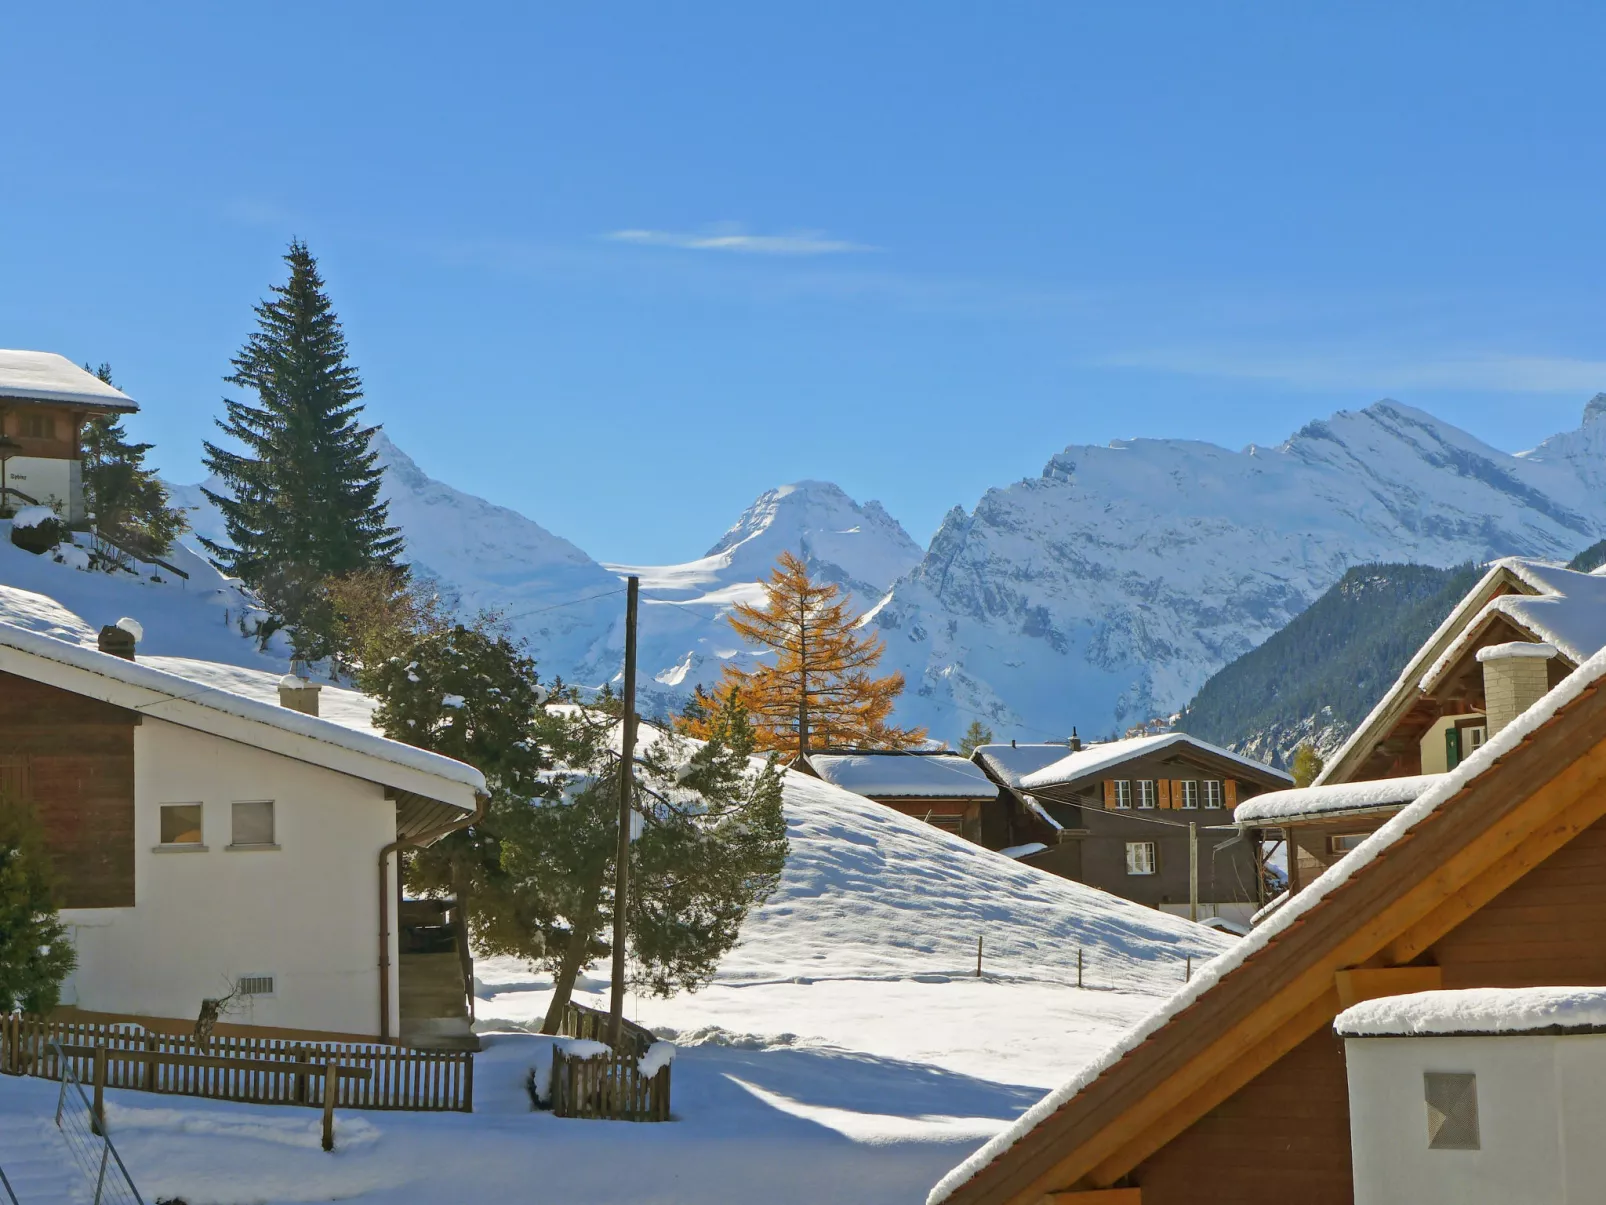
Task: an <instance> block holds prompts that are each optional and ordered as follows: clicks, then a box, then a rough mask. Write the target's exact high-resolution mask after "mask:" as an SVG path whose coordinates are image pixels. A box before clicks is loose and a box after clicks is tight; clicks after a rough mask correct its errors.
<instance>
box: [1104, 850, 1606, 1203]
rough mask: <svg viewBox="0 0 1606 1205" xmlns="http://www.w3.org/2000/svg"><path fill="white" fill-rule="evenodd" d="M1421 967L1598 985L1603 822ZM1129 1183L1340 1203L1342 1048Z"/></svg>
mask: <svg viewBox="0 0 1606 1205" xmlns="http://www.w3.org/2000/svg"><path fill="white" fill-rule="evenodd" d="M1324 839H1325V835H1324ZM1426 961H1429V962H1436V963H1437V964H1438V966H1439V968H1440V970H1441V972H1442V976H1443V986H1444V987H1445V988H1467V987H1533V986H1541V985H1587V986H1597V985H1606V820H1600V821H1597V822H1596V823H1595V824H1594V825H1593V826H1591V827H1590V828H1587V829H1585V830H1584V831H1583V832H1582V833H1580V834H1579V835H1578V836H1577V837H1575V838H1573V840H1572V841H1571V842H1569V843H1568V844H1567V845H1565V846H1563V847H1562V848H1561V849H1560V850H1559V851H1557V852H1556V853H1554V854H1552V855H1551V856H1550V857H1549V858H1548V859H1546V860H1545V861H1544V862H1542V863H1541V864H1540V865H1539V866H1537V867H1535V868H1534V869H1533V870H1531V871H1529V872H1528V874H1526V875H1525V876H1523V877H1522V878H1521V879H1519V880H1517V882H1516V883H1514V884H1513V885H1512V886H1510V887H1508V888H1507V889H1506V890H1505V891H1503V892H1501V893H1500V894H1499V895H1497V896H1496V897H1495V898H1494V899H1492V900H1491V901H1489V903H1488V904H1486V905H1485V906H1484V907H1483V908H1482V909H1480V910H1479V911H1477V912H1475V913H1473V915H1472V916H1471V917H1469V918H1468V919H1467V920H1466V921H1464V922H1463V923H1462V924H1461V925H1459V926H1458V927H1457V928H1455V929H1453V930H1451V931H1450V932H1449V933H1448V934H1446V935H1445V936H1444V937H1443V938H1441V939H1440V940H1439V941H1438V943H1437V944H1435V945H1434V946H1433V947H1432V949H1431V950H1430V951H1429V954H1428V958H1427V960H1426ZM1132 1179H1133V1181H1134V1182H1135V1183H1137V1184H1139V1185H1141V1186H1142V1189H1143V1201H1144V1205H1171V1203H1173V1202H1175V1203H1177V1205H1183V1203H1186V1205H1216V1203H1218V1202H1219V1203H1220V1205H1228V1203H1229V1202H1234V1203H1238V1202H1241V1203H1243V1205H1259V1203H1261V1202H1265V1203H1266V1205H1272V1203H1274V1202H1276V1203H1280V1202H1282V1201H1285V1200H1298V1201H1299V1202H1300V1205H1328V1203H1329V1202H1332V1203H1333V1205H1339V1203H1343V1205H1348V1203H1349V1202H1350V1201H1351V1200H1352V1199H1353V1196H1352V1189H1351V1174H1350V1146H1349V1095H1348V1088H1347V1086H1346V1084H1345V1078H1344V1059H1343V1046H1342V1043H1341V1042H1340V1041H1339V1040H1338V1039H1337V1038H1336V1037H1335V1036H1334V1035H1333V1033H1332V1030H1331V1029H1330V1028H1329V1027H1326V1026H1324V1027H1323V1028H1322V1029H1320V1030H1318V1031H1317V1032H1316V1033H1314V1034H1312V1035H1311V1036H1310V1037H1309V1038H1306V1039H1305V1041H1304V1042H1302V1043H1301V1044H1300V1045H1299V1046H1297V1047H1295V1048H1294V1049H1293V1050H1292V1051H1291V1052H1290V1053H1288V1054H1286V1055H1284V1056H1283V1058H1282V1059H1280V1060H1279V1061H1278V1062H1276V1063H1274V1064H1272V1066H1271V1067H1269V1068H1267V1069H1266V1070H1265V1071H1263V1072H1262V1073H1261V1074H1260V1075H1259V1076H1257V1077H1256V1078H1255V1079H1254V1080H1252V1081H1251V1082H1250V1083H1249V1084H1248V1085H1247V1086H1246V1087H1244V1088H1243V1089H1241V1090H1240V1091H1239V1092H1237V1093H1235V1094H1234V1095H1233V1096H1231V1097H1229V1098H1228V1099H1227V1100H1226V1101H1224V1102H1223V1103H1222V1104H1220V1105H1218V1106H1216V1107H1215V1108H1214V1109H1212V1110H1211V1111H1210V1112H1209V1113H1207V1114H1205V1116H1203V1117H1201V1118H1200V1119H1199V1120H1198V1121H1196V1122H1195V1123H1194V1124H1193V1125H1192V1126H1190V1127H1189V1128H1188V1129H1187V1130H1184V1131H1183V1132H1182V1133H1181V1134H1179V1135H1178V1136H1177V1137H1176V1138H1175V1139H1173V1140H1172V1141H1171V1142H1170V1143H1168V1144H1167V1145H1166V1146H1164V1147H1162V1148H1161V1149H1160V1150H1159V1151H1158V1152H1156V1153H1155V1154H1154V1155H1152V1156H1150V1158H1149V1159H1148V1160H1147V1161H1146V1162H1144V1163H1143V1164H1141V1165H1140V1166H1139V1167H1138V1168H1137V1169H1136V1173H1135V1174H1134V1175H1133V1177H1132Z"/></svg>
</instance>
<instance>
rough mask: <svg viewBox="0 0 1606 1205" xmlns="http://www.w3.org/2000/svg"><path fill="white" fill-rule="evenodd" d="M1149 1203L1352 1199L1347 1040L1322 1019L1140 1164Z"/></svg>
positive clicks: (1248, 1204)
mask: <svg viewBox="0 0 1606 1205" xmlns="http://www.w3.org/2000/svg"><path fill="white" fill-rule="evenodd" d="M1132 1179H1133V1182H1134V1183H1136V1184H1138V1185H1140V1186H1141V1187H1142V1189H1143V1205H1289V1203H1290V1202H1294V1203H1295V1205H1349V1203H1350V1202H1351V1201H1352V1200H1353V1198H1354V1188H1353V1185H1352V1183H1351V1178H1350V1157H1349V1085H1348V1083H1347V1081H1346V1079H1345V1075H1344V1047H1343V1043H1342V1042H1340V1040H1339V1039H1338V1038H1337V1037H1336V1036H1335V1035H1334V1034H1333V1032H1332V1030H1331V1029H1327V1028H1323V1029H1321V1030H1318V1031H1317V1032H1316V1033H1314V1034H1312V1035H1311V1036H1310V1037H1308V1038H1306V1039H1305V1041H1304V1042H1302V1043H1300V1044H1299V1045H1298V1046H1296V1047H1294V1049H1293V1050H1291V1051H1290V1052H1289V1053H1288V1054H1286V1055H1284V1056H1283V1058H1281V1059H1280V1060H1278V1061H1277V1062H1276V1063H1274V1064H1273V1065H1272V1066H1270V1067H1268V1068H1267V1069H1266V1070H1265V1071H1263V1072H1261V1073H1260V1074H1259V1075H1258V1076H1256V1077H1255V1078H1254V1079H1253V1080H1251V1081H1250V1082H1249V1083H1248V1085H1247V1086H1245V1087H1244V1088H1243V1089H1242V1090H1241V1091H1240V1092H1238V1093H1237V1094H1235V1095H1234V1096H1232V1097H1229V1098H1228V1099H1227V1100H1225V1101H1223V1102H1222V1103H1221V1104H1219V1105H1217V1106H1216V1107H1215V1108H1214V1109H1212V1110H1211V1111H1210V1112H1208V1113H1206V1114H1205V1115H1204V1116H1203V1117H1201V1118H1200V1119H1199V1120H1198V1121H1196V1122H1194V1124H1193V1125H1191V1126H1189V1127H1188V1128H1187V1129H1186V1130H1184V1131H1183V1132H1182V1133H1181V1134H1179V1135H1178V1136H1177V1137H1176V1138H1175V1139H1173V1140H1172V1141H1171V1142H1170V1143H1169V1144H1168V1145H1166V1146H1165V1147H1163V1148H1162V1149H1161V1150H1159V1151H1157V1152H1155V1154H1153V1155H1152V1156H1150V1157H1149V1159H1148V1161H1147V1162H1145V1163H1142V1164H1140V1165H1139V1166H1138V1168H1137V1172H1136V1174H1135V1175H1134V1176H1133V1177H1132Z"/></svg>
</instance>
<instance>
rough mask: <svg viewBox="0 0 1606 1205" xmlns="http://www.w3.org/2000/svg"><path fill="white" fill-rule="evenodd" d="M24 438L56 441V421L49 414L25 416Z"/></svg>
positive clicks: (23, 422)
mask: <svg viewBox="0 0 1606 1205" xmlns="http://www.w3.org/2000/svg"><path fill="white" fill-rule="evenodd" d="M22 436H23V438H24V439H55V438H56V420H55V419H54V418H52V417H51V416H50V415H48V414H24V415H23V416H22Z"/></svg>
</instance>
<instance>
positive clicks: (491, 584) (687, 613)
mask: <svg viewBox="0 0 1606 1205" xmlns="http://www.w3.org/2000/svg"><path fill="white" fill-rule="evenodd" d="M376 449H377V451H378V452H379V455H380V460H381V463H382V464H383V466H384V469H385V496H386V497H387V498H388V499H389V500H390V504H391V515H392V518H393V519H394V520H395V521H396V522H397V523H399V524H400V526H401V528H402V530H403V532H404V534H405V536H406V538H407V547H408V555H409V556H410V557H411V558H413V560H414V561H415V563H416V564H417V565H418V566H419V568H420V570H421V571H422V572H424V573H425V574H427V575H429V576H431V577H433V578H434V579H435V580H436V581H437V582H438V583H439V584H440V586H441V588H442V591H443V593H444V594H445V595H446V596H447V597H448V598H449V599H451V600H452V601H454V602H455V603H456V604H457V605H459V606H460V607H461V608H463V609H464V610H467V611H474V610H479V609H488V610H494V611H498V612H500V613H501V614H502V615H503V616H504V617H505V618H506V619H507V621H508V623H509V624H510V626H511V627H512V628H513V630H514V631H515V632H517V633H518V634H520V635H522V636H525V637H527V638H528V639H529V641H530V643H531V646H532V648H533V649H534V652H535V654H536V657H537V659H538V660H539V662H540V663H541V665H542V668H543V671H544V672H545V673H546V674H548V675H552V674H561V675H562V676H563V677H564V678H565V679H566V680H569V681H574V682H579V683H582V684H585V685H590V686H596V685H600V684H601V683H602V682H604V681H608V680H611V679H615V678H616V677H617V675H618V673H619V666H620V660H621V655H622V646H623V632H622V628H623V624H622V616H623V609H624V608H623V598H622V597H621V596H620V594H619V593H617V592H618V591H619V590H620V589H621V585H622V583H621V581H620V578H621V576H622V575H624V574H626V573H637V574H639V575H640V576H641V578H642V591H643V608H642V619H641V658H642V661H641V666H642V675H641V683H642V690H643V710H644V711H647V712H649V713H662V712H665V711H669V710H674V709H677V708H678V707H679V706H680V704H681V702H682V701H683V700H684V699H685V697H686V696H687V695H688V694H689V693H690V692H691V690H692V688H693V687H694V686H695V685H697V684H698V683H705V684H706V683H712V682H714V681H716V680H717V679H718V676H719V671H720V668H721V666H722V665H724V664H725V663H727V662H728V661H730V660H731V659H733V658H736V659H739V660H740V661H747V660H748V659H750V658H752V657H754V656H755V655H756V654H755V653H754V651H753V650H751V649H746V648H743V647H742V646H741V644H740V642H739V641H738V640H737V639H736V638H735V636H734V634H733V633H732V632H731V630H730V627H729V625H728V624H727V623H726V622H725V616H726V615H727V614H728V612H729V609H730V607H731V606H732V605H733V604H734V603H736V602H738V601H743V600H754V599H758V598H761V597H762V590H761V587H760V586H759V584H758V583H759V582H761V581H762V580H763V579H764V578H765V577H766V576H767V575H768V573H769V570H770V568H771V566H772V565H773V564H774V561H775V558H776V557H777V556H778V555H779V553H780V552H781V550H782V549H791V550H793V551H794V552H797V553H798V554H799V555H801V556H802V557H803V558H804V560H805V561H807V562H808V563H809V565H810V567H811V568H812V569H813V571H814V572H815V573H816V574H817V575H818V576H821V577H825V578H828V579H829V580H831V581H835V582H838V583H840V584H842V585H843V586H844V587H845V588H846V589H848V590H850V591H851V592H852V593H853V594H854V596H855V598H856V602H857V604H858V605H859V606H860V607H861V608H863V609H865V610H872V611H874V616H873V620H872V622H873V623H874V624H875V625H876V626H877V628H878V630H879V631H880V633H881V635H882V636H883V637H884V638H885V639H886V641H887V644H888V654H887V658H886V661H885V662H884V666H885V667H886V668H897V669H901V670H902V671H903V672H904V674H905V676H906V678H907V679H908V682H909V690H908V693H907V694H906V695H905V698H904V701H903V703H902V704H901V705H900V720H901V721H902V722H905V723H908V722H916V723H922V724H926V725H928V726H929V727H930V728H931V730H932V733H933V735H935V736H939V737H944V738H947V739H949V740H954V739H956V738H957V736H958V735H959V733H960V732H962V731H963V729H964V727H965V725H966V724H967V723H968V722H969V721H970V719H971V718H973V717H978V716H979V717H981V718H984V719H985V720H987V721H988V722H989V723H990V724H991V726H992V727H993V729H994V730H995V732H997V733H998V735H999V736H1000V737H1001V738H1002V737H1007V736H1019V737H1027V738H1042V737H1063V736H1065V735H1066V734H1068V733H1069V731H1070V729H1071V727H1072V726H1073V725H1075V726H1077V727H1078V728H1079V730H1080V731H1081V732H1082V734H1083V735H1085V736H1093V735H1104V734H1107V733H1110V732H1112V731H1116V730H1119V729H1122V728H1124V727H1125V726H1127V725H1128V724H1131V723H1134V722H1137V721H1139V720H1143V719H1147V718H1149V717H1152V716H1157V715H1167V714H1169V713H1171V712H1173V711H1175V710H1176V709H1177V708H1179V707H1181V706H1182V705H1183V704H1184V703H1186V702H1187V701H1188V700H1189V699H1190V698H1191V697H1192V696H1193V694H1194V693H1195V692H1196V691H1197V690H1198V688H1199V687H1200V685H1201V684H1202V683H1203V682H1204V681H1205V679H1206V678H1208V677H1209V676H1210V674H1211V673H1213V672H1214V671H1215V670H1217V669H1219V668H1220V667H1221V666H1223V665H1225V664H1226V663H1227V662H1229V661H1231V660H1232V659H1233V658H1235V657H1237V656H1239V655H1240V654H1242V653H1244V652H1246V651H1247V650H1249V649H1250V648H1253V647H1255V646H1256V645H1258V644H1260V643H1261V642H1262V641H1264V640H1265V639H1266V638H1267V637H1268V636H1270V635H1271V634H1272V633H1274V632H1276V631H1277V630H1278V629H1280V628H1281V627H1282V626H1283V625H1284V624H1286V623H1287V622H1288V621H1289V620H1290V619H1291V618H1293V617H1294V616H1295V615H1297V614H1298V613H1299V612H1300V611H1302V610H1303V609H1304V608H1305V607H1306V606H1308V605H1309V604H1310V603H1311V602H1313V601H1314V600H1315V599H1316V598H1317V596H1319V595H1320V594H1321V593H1322V591H1324V590H1326V589H1327V588H1328V587H1329V586H1331V585H1332V584H1333V583H1334V582H1336V581H1337V580H1338V579H1339V577H1340V576H1342V575H1343V573H1344V571H1345V570H1346V569H1347V568H1348V567H1349V566H1351V565H1354V564H1359V563H1364V562H1369V561H1395V562H1400V561H1409V562H1417V563H1421V564H1429V565H1441V566H1442V565H1452V564H1458V563H1461V562H1465V561H1468V560H1485V559H1488V558H1491V557H1495V556H1502V555H1506V554H1508V553H1520V554H1523V555H1528V556H1540V557H1554V558H1558V559H1562V560H1565V559H1567V558H1570V557H1571V556H1572V555H1573V554H1574V553H1576V552H1578V551H1579V550H1580V549H1582V548H1583V547H1585V546H1587V545H1589V544H1591V543H1592V542H1594V541H1595V540H1597V539H1599V538H1600V537H1601V536H1602V535H1606V395H1603V396H1601V397H1598V398H1596V399H1594V400H1593V401H1591V402H1590V403H1589V405H1588V406H1587V407H1586V408H1585V414H1584V423H1583V425H1582V426H1581V427H1580V428H1579V429H1578V430H1575V431H1569V432H1564V433H1562V434H1559V435H1556V436H1553V437H1551V438H1550V439H1547V440H1545V441H1544V442H1543V443H1542V444H1540V445H1539V446H1538V447H1536V448H1534V449H1533V450H1531V451H1529V452H1525V453H1521V454H1518V455H1512V454H1510V453H1507V452H1502V451H1500V450H1499V449H1496V448H1492V447H1490V446H1488V445H1487V444H1485V443H1483V442H1481V441H1480V440H1478V439H1476V438H1474V437H1473V436H1471V435H1469V434H1467V433H1466V432H1464V431H1462V430H1460V429H1458V428H1457V427H1455V426H1453V425H1452V424H1450V423H1447V422H1444V421H1442V420H1440V419H1437V418H1434V417H1433V416H1432V415H1430V414H1427V413H1424V412H1423V411H1421V410H1416V409H1413V408H1412V407H1409V406H1405V405H1401V404H1400V403H1398V402H1393V401H1381V402H1378V403H1376V404H1375V405H1372V406H1368V407H1367V408H1366V409H1364V410H1360V411H1353V412H1352V411H1341V412H1339V413H1338V414H1335V415H1333V416H1332V417H1331V418H1329V419H1327V420H1325V421H1321V422H1313V423H1310V424H1309V425H1307V426H1306V427H1304V428H1302V429H1301V430H1300V431H1298V432H1297V433H1296V434H1294V435H1293V436H1292V437H1291V438H1290V439H1289V440H1288V441H1287V442H1285V443H1283V444H1282V445H1280V446H1278V447H1258V446H1251V447H1248V448H1245V449H1243V450H1242V451H1236V452H1235V451H1230V450H1228V449H1226V448H1222V447H1218V446H1216V445H1214V444H1209V443H1203V442H1198V441H1188V440H1168V439H1134V440H1118V441H1115V442H1114V443H1112V444H1110V445H1109V446H1107V447H1086V446H1077V445H1073V446H1071V447H1067V448H1066V449H1065V450H1064V451H1062V452H1060V453H1059V454H1058V455H1055V456H1053V457H1052V458H1051V459H1050V460H1049V462H1048V464H1047V466H1046V467H1045V468H1044V470H1043V473H1042V475H1041V476H1040V477H1038V478H1034V479H1030V480H1025V481H1021V482H1017V483H1016V484H1014V485H1012V486H1009V487H1007V488H1002V489H995V490H991V491H989V492H988V493H987V494H986V495H985V496H984V497H983V498H982V500H981V501H980V503H979V504H978V505H977V506H976V508H975V509H974V510H971V511H966V510H964V509H961V508H958V507H956V508H955V509H954V510H953V511H952V512H950V514H949V515H948V517H947V518H946V520H945V521H944V522H943V524H942V527H941V529H940V530H939V531H938V533H937V535H936V537H935V538H934V539H933V541H932V544H931V547H930V548H929V549H928V550H926V551H925V553H924V554H922V553H921V551H920V549H919V547H918V545H916V544H915V543H914V542H913V541H912V540H911V539H910V538H909V536H908V534H907V533H906V532H905V531H904V530H903V528H902V527H900V526H899V525H898V523H897V522H896V521H895V520H894V519H893V518H892V517H891V516H890V515H889V514H887V512H886V511H885V510H884V509H883V508H882V507H881V506H880V505H879V504H878V503H875V502H866V503H862V504H861V503H858V502H855V501H854V500H853V499H851V498H849V497H848V496H847V495H846V494H845V493H843V492H842V490H840V489H839V488H837V487H836V486H834V485H831V484H829V483H826V482H819V481H802V482H798V483H795V484H793V485H787V486H781V487H779V488H777V489H773V490H770V491H768V492H767V493H765V494H763V495H762V496H761V497H759V498H758V499H757V500H756V501H755V502H754V503H753V504H752V505H751V506H749V507H748V508H747V510H746V511H745V512H743V514H742V515H741V517H740V518H739V519H738V520H737V522H736V523H735V525H734V526H732V527H731V529H730V530H729V531H727V532H726V533H725V534H724V535H723V536H722V537H720V538H719V539H718V540H716V541H715V542H714V543H713V545H712V547H710V548H709V551H708V552H707V554H706V555H704V556H702V557H700V558H698V559H696V560H693V561H689V562H686V563H684V564H679V565H657V566H628V565H619V564H601V563H598V562H597V561H594V560H592V559H591V558H590V557H589V556H587V555H586V553H584V552H583V551H581V550H580V549H578V548H576V547H575V546H574V545H573V544H571V543H570V542H568V541H567V540H564V539H562V538H561V537H559V536H557V535H554V534H553V533H551V532H549V531H547V530H546V529H545V528H543V527H541V526H540V525H539V524H538V523H535V522H534V521H532V520H530V519H528V518H526V517H524V516H523V515H520V514H518V513H516V512H514V511H512V510H509V509H507V508H505V507H499V506H495V505H492V504H491V503H489V502H486V501H484V500H483V499H480V498H476V497H474V496H473V495H471V494H467V493H464V492H462V491H460V490H457V489H454V488H452V487H451V486H448V485H444V484H442V483H441V482H438V481H435V480H433V479H431V478H430V477H428V476H427V475H426V474H425V473H424V472H423V471H422V470H421V469H420V468H419V467H418V465H417V464H415V463H414V462H413V461H412V460H411V459H409V458H408V457H407V455H406V454H405V453H403V452H402V451H401V450H400V449H398V448H397V447H396V446H395V445H394V444H393V443H391V442H390V440H389V439H387V438H386V437H384V436H383V435H380V436H378V437H376ZM175 494H176V495H177V497H178V500H179V501H180V502H181V503H182V504H184V505H190V506H195V507H197V510H196V511H195V513H194V516H193V519H194V523H195V526H196V528H197V529H198V530H199V531H201V532H202V533H203V534H214V533H216V532H217V530H218V521H217V515H216V512H215V511H213V510H212V509H211V508H210V507H209V506H207V505H205V504H204V500H203V499H202V498H201V495H200V492H199V489H198V487H194V486H190V487H177V488H176V490H175Z"/></svg>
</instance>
